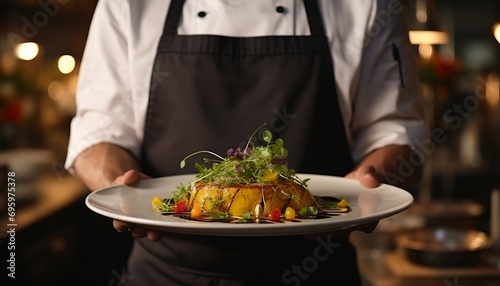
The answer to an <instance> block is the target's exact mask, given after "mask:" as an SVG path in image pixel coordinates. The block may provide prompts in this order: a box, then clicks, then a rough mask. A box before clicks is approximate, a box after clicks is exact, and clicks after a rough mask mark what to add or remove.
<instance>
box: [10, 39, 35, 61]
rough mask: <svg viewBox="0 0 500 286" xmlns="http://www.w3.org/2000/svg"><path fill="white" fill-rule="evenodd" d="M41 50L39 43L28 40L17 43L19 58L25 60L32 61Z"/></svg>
mask: <svg viewBox="0 0 500 286" xmlns="http://www.w3.org/2000/svg"><path fill="white" fill-rule="evenodd" d="M39 50H40V48H39V47H38V44H37V43H34V42H26V43H20V44H17V45H16V47H15V49H14V52H15V54H16V57H17V58H19V59H21V60H25V61H31V60H32V59H34V58H36V56H37V55H38V52H39Z"/></svg>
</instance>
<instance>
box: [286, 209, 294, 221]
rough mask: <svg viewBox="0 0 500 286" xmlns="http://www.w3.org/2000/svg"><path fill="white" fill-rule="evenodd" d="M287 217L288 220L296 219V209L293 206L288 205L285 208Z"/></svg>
mask: <svg viewBox="0 0 500 286" xmlns="http://www.w3.org/2000/svg"><path fill="white" fill-rule="evenodd" d="M285 218H286V219H287V220H294V219H295V209H294V208H291V207H287V208H286V210H285Z"/></svg>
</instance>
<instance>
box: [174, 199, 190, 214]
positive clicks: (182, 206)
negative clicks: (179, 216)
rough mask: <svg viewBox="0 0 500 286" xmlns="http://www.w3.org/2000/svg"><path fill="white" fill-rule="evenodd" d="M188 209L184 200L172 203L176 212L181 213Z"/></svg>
mask: <svg viewBox="0 0 500 286" xmlns="http://www.w3.org/2000/svg"><path fill="white" fill-rule="evenodd" d="M187 210H188V205H187V203H186V200H180V201H178V202H177V203H175V205H174V212H176V213H183V212H186V211H187Z"/></svg>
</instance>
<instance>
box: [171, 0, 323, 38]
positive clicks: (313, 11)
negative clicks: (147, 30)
mask: <svg viewBox="0 0 500 286" xmlns="http://www.w3.org/2000/svg"><path fill="white" fill-rule="evenodd" d="M185 1H186V0H172V1H171V2H170V7H169V9H168V14H167V20H166V21H165V26H164V28H163V34H164V35H177V28H178V27H179V23H180V20H181V16H182V7H183V6H184V3H185ZM303 1H304V6H305V8H306V13H307V19H308V21H309V29H310V30H311V35H312V36H324V35H325V28H324V27H323V20H322V17H321V13H320V11H319V7H318V1H317V0H303Z"/></svg>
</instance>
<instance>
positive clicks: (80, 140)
mask: <svg viewBox="0 0 500 286" xmlns="http://www.w3.org/2000/svg"><path fill="white" fill-rule="evenodd" d="M124 2H125V1H116V0H103V1H99V2H98V4H97V6H96V9H95V11H94V16H93V19H92V23H91V26H90V30H89V34H88V38H87V42H86V46H85V51H84V54H83V60H82V64H81V67H80V74H79V79H78V81H79V83H78V88H77V93H76V104H77V111H76V115H75V117H74V118H73V119H72V122H71V127H70V139H69V145H68V152H67V157H66V162H65V167H66V169H68V170H69V171H70V172H72V171H73V170H72V166H73V163H74V161H75V159H76V158H77V157H78V155H79V154H80V153H81V152H82V151H84V150H86V149H87V148H89V147H91V146H93V145H95V144H98V143H103V142H106V143H113V144H117V145H119V146H122V147H124V148H126V149H128V150H129V151H130V152H131V153H132V154H134V155H136V156H138V153H139V150H140V147H139V146H140V142H139V139H138V138H137V135H136V132H135V130H134V120H135V118H134V113H133V110H132V106H133V105H132V98H131V90H132V89H131V86H130V85H131V79H130V68H129V60H128V56H127V55H128V48H127V45H128V44H127V31H126V30H127V28H128V23H127V21H128V20H127V19H128V18H127V17H126V15H127V13H128V11H127V6H126V5H123V3H124Z"/></svg>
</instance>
